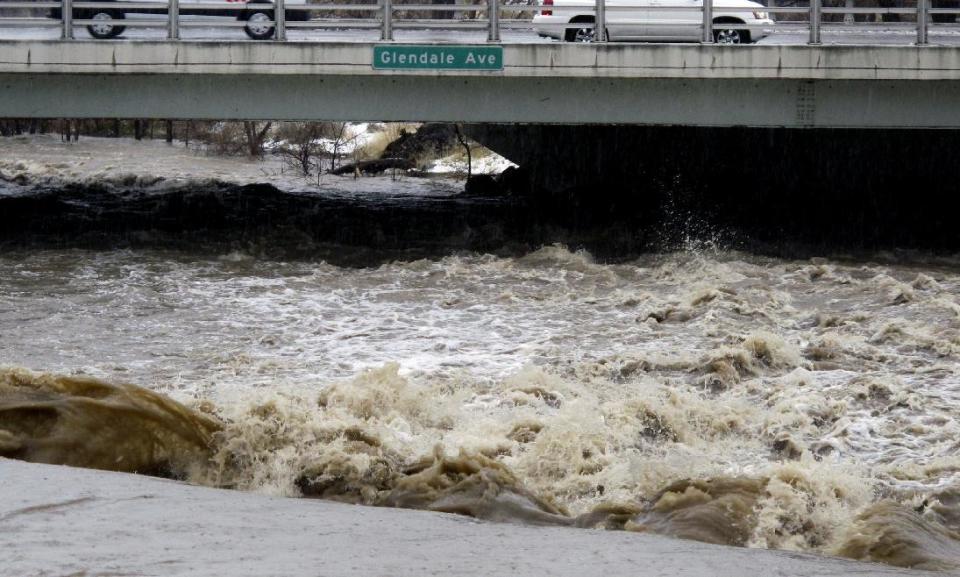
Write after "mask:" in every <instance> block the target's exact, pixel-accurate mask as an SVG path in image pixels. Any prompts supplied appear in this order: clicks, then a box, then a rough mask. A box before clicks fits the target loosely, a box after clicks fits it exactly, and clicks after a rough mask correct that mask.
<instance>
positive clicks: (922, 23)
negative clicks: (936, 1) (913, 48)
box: [917, 0, 930, 46]
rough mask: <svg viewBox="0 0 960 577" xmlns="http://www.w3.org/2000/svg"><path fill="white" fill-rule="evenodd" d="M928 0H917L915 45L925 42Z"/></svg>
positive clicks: (928, 14)
mask: <svg viewBox="0 0 960 577" xmlns="http://www.w3.org/2000/svg"><path fill="white" fill-rule="evenodd" d="M929 10H930V0H917V45H918V46H923V45H924V44H926V43H927V31H928V23H929V16H930V12H929Z"/></svg>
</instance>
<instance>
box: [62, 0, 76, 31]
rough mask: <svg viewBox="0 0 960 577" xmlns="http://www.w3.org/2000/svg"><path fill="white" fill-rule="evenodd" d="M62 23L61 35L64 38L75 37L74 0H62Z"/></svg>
mask: <svg viewBox="0 0 960 577" xmlns="http://www.w3.org/2000/svg"><path fill="white" fill-rule="evenodd" d="M60 25H61V29H60V37H61V38H63V39H64V40H71V39H73V0H61V5H60Z"/></svg>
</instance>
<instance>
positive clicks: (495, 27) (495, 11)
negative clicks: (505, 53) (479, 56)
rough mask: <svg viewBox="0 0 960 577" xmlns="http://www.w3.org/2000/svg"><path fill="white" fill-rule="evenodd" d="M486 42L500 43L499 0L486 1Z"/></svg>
mask: <svg viewBox="0 0 960 577" xmlns="http://www.w3.org/2000/svg"><path fill="white" fill-rule="evenodd" d="M487 24H488V25H489V29H488V30H487V42H500V0H487Z"/></svg>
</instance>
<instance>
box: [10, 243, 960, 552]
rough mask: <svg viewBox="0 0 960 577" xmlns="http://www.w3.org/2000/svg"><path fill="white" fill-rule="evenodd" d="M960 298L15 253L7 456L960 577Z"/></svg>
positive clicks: (805, 269) (912, 269)
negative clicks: (809, 554)
mask: <svg viewBox="0 0 960 577" xmlns="http://www.w3.org/2000/svg"><path fill="white" fill-rule="evenodd" d="M958 292H960V273H958V272H957V270H956V267H955V266H954V265H953V264H951V263H945V264H925V265H911V264H870V263H866V262H856V263H850V262H846V263H841V262H829V261H816V262H810V261H803V262H789V261H783V260H774V259H765V258H759V257H752V256H748V255H746V254H738V253H723V252H712V253H708V252H700V253H697V252H693V253H683V252H681V253H671V254H662V255H651V256H645V257H642V258H639V259H636V260H634V261H631V262H626V263H622V264H600V263H596V262H594V261H593V259H591V257H590V255H588V254H586V253H582V252H571V251H569V250H567V249H565V248H562V247H557V246H553V247H546V248H543V249H540V250H537V251H535V252H532V253H529V254H526V255H523V256H519V257H493V256H484V255H476V254H468V255H460V256H448V257H444V258H437V259H432V260H418V261H412V262H393V263H389V264H384V265H381V266H376V267H366V268H349V267H337V266H333V265H329V264H325V263H323V262H313V261H300V262H280V261H275V260H264V259H255V258H250V257H247V256H245V255H243V254H226V255H219V256H210V255H207V256H205V257H200V256H197V255H189V256H187V255H183V254H179V253H165V252H162V251H158V250H154V251H147V250H141V251H111V252H102V251H100V252H86V251H81V250H50V249H43V250H30V249H20V250H9V251H7V252H5V253H4V254H3V255H2V257H0V334H2V335H3V338H2V339H0V359H2V360H3V362H4V363H6V364H7V365H8V368H6V369H4V370H3V371H2V372H0V428H2V429H3V431H0V454H3V455H7V456H12V457H18V458H25V459H28V460H36V461H47V462H67V463H70V464H74V465H84V466H93V467H100V468H108V469H119V470H127V471H141V472H143V471H146V472H152V473H158V474H167V475H173V476H179V477H184V478H187V479H189V480H191V481H194V482H198V483H203V484H209V485H215V486H222V487H232V488H238V489H244V490H257V491H263V492H268V493H273V494H281V495H291V496H298V495H305V496H310V497H322V498H329V499H338V500H346V501H352V502H358V503H367V504H375V505H387V506H400V507H415V508H425V509H432V510H439V511H452V512H459V513H465V514H469V515H474V516H476V517H480V518H485V519H494V520H510V521H519V522H526V523H543V524H569V525H576V526H587V527H606V528H610V529H626V530H631V531H651V532H656V533H662V534H666V535H673V536H677V537H682V538H691V539H698V540H702V541H708V542H713V543H726V544H732V545H742V546H750V547H771V548H785V549H797V550H813V551H820V552H824V553H830V554H839V555H844V556H848V557H853V558H856V559H864V560H875V561H882V562H887V563H892V564H895V565H901V566H908V567H917V568H926V569H935V570H956V569H957V568H958V565H960V563H958V562H960V540H958V539H960V535H958V533H957V531H958V530H960V456H958V448H960V447H958V439H960V434H958V433H960V425H958V424H957V421H956V414H957V406H958V404H957V403H958V396H960V381H958V364H957V356H958V354H960V303H958V299H957V296H956V295H957V294H958ZM21 367H30V368H32V369H34V370H42V371H44V372H30V371H27V370H26V369H24V368H21ZM68 374H69V375H72V376H69V377H68V376H56V375H68ZM123 382H132V383H137V384H139V385H143V386H144V387H145V388H146V389H149V390H150V391H156V392H148V391H147V390H143V389H140V388H136V387H130V386H126V385H113V384H107V383H123ZM157 393H160V394H157ZM168 397H169V398H172V399H176V400H177V401H180V402H182V403H183V404H185V405H186V406H187V407H191V408H192V409H193V410H185V409H184V408H183V407H181V406H180V405H178V404H177V403H173V402H170V401H169V400H167V398H168Z"/></svg>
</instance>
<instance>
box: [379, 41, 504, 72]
mask: <svg viewBox="0 0 960 577" xmlns="http://www.w3.org/2000/svg"><path fill="white" fill-rule="evenodd" d="M373 67H374V68H376V69H379V70H503V47H502V46H417V45H397V44H380V45H377V46H374V47H373Z"/></svg>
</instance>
